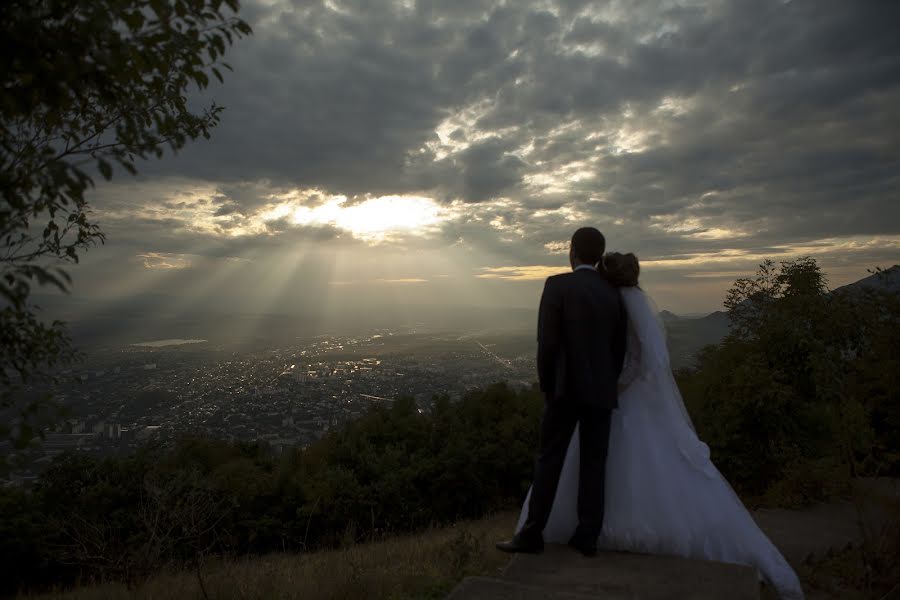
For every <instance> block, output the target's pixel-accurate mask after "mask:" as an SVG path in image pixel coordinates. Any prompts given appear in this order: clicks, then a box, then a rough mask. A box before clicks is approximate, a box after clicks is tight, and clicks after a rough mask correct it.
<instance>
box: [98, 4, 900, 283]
mask: <svg viewBox="0 0 900 600" xmlns="http://www.w3.org/2000/svg"><path fill="white" fill-rule="evenodd" d="M243 15H244V17H245V18H246V19H248V20H249V22H250V23H251V25H252V26H253V28H254V31H255V33H254V35H253V36H252V37H251V38H249V39H247V40H242V41H240V42H238V43H237V44H236V45H235V46H234V47H233V48H231V49H230V50H229V53H228V56H227V60H228V61H229V62H230V63H231V64H232V66H233V67H234V72H233V73H229V74H228V76H227V78H226V82H225V84H224V85H222V86H218V85H217V86H212V87H211V88H210V89H209V90H208V93H206V94H205V95H203V96H194V97H192V98H191V102H192V103H194V104H195V105H199V103H200V102H205V101H210V100H212V99H215V100H216V102H217V103H219V104H221V105H223V106H225V107H226V110H225V111H224V113H223V119H222V122H221V124H220V126H219V127H217V129H216V130H215V131H214V132H213V136H212V139H211V140H210V141H208V142H207V141H204V142H197V143H193V144H190V145H189V146H188V147H186V148H185V149H183V150H182V151H181V152H180V153H179V154H178V155H177V156H173V157H168V158H166V159H164V160H162V161H156V162H147V163H144V164H142V165H141V171H142V173H143V178H142V179H140V180H138V181H137V182H135V183H133V184H128V185H125V184H117V185H120V187H117V186H116V185H113V186H109V187H104V188H101V189H99V190H98V192H97V194H96V196H95V201H94V206H95V208H96V211H97V214H98V216H99V217H100V220H101V224H102V225H103V226H104V229H105V230H107V231H108V233H109V234H110V238H109V239H110V241H111V242H112V241H113V238H114V236H115V237H116V238H117V239H119V240H122V239H123V238H127V241H124V242H120V243H123V244H128V245H129V246H133V248H134V251H133V252H132V253H131V256H133V255H134V254H137V253H145V252H147V251H148V249H153V251H154V252H159V253H161V254H167V253H169V254H173V255H176V254H189V253H193V254H194V255H197V256H199V255H204V256H205V255H209V256H246V257H252V258H257V257H265V256H269V255H273V254H280V253H285V252H290V250H291V248H293V247H295V246H298V245H300V246H303V247H307V246H310V245H318V246H319V247H321V248H323V249H332V250H333V249H337V248H360V249H365V251H366V252H368V253H374V254H378V253H383V254H384V256H387V255H388V254H390V253H392V252H395V251H396V250H398V249H402V250H404V251H409V252H415V251H420V250H423V249H432V250H433V249H436V248H447V249H453V250H454V251H457V250H458V251H460V252H461V253H463V254H464V255H465V258H464V260H465V261H466V264H465V267H466V268H467V269H469V272H472V273H476V274H477V275H478V277H477V278H481V279H497V280H521V279H522V278H527V277H532V278H535V279H539V278H542V277H544V276H545V275H544V272H542V271H540V268H541V267H533V266H529V265H544V264H548V263H551V262H553V261H554V260H555V259H558V256H556V255H559V254H564V253H565V251H566V249H567V243H566V242H565V240H568V239H569V238H570V236H571V233H572V231H574V230H575V229H576V228H577V227H578V226H581V225H586V224H589V225H594V226H596V227H598V228H600V229H601V230H602V231H603V232H604V233H605V234H606V237H607V244H608V246H609V248H610V249H616V250H633V251H635V252H638V253H639V255H640V256H641V258H642V259H643V260H644V261H645V268H646V270H645V272H646V273H647V275H648V277H651V278H652V277H653V276H654V271H657V272H658V273H659V277H660V278H667V277H670V276H671V277H675V275H674V273H679V274H680V275H678V277H682V279H683V280H684V281H682V284H683V285H685V286H689V285H690V283H691V282H690V281H687V279H694V280H695V281H696V279H697V278H698V277H706V278H707V279H710V280H712V279H714V278H713V277H712V276H711V275H697V273H704V272H705V271H704V269H710V270H711V271H710V272H712V271H718V272H724V273H730V272H736V271H737V270H740V269H743V268H745V266H746V265H748V264H750V265H751V267H752V261H754V260H757V259H758V257H764V256H774V257H778V256H788V255H791V254H792V253H794V252H795V251H799V250H801V249H802V250H808V251H811V252H813V253H814V254H817V255H821V256H823V257H827V260H828V261H830V262H829V263H828V264H830V265H833V266H834V267H835V268H840V269H848V270H849V269H850V268H851V267H853V268H855V269H856V270H857V271H859V272H860V273H864V271H865V267H867V266H872V263H873V262H882V263H885V264H886V263H888V262H889V263H893V262H896V246H894V245H893V243H892V242H891V241H890V240H893V239H896V236H898V235H900V203H898V202H897V201H896V199H897V197H900V143H898V138H897V136H896V135H894V133H893V132H896V131H897V130H898V129H900V37H898V36H896V35H895V32H894V31H893V29H894V24H895V23H897V22H898V20H900V4H898V3H892V2H847V1H845V0H792V1H790V2H784V1H782V0H759V1H758V2H740V1H728V0H708V1H706V0H703V1H701V0H691V1H689V2H680V3H671V2H657V1H654V0H639V1H635V2H624V1H620V0H615V1H612V2H590V1H582V0H534V1H527V0H522V1H521V2H501V1H499V0H497V1H494V0H465V1H463V0H458V1H454V2H438V1H437V0H418V1H416V2H400V1H395V0H380V1H375V0H373V1H371V2H362V1H361V0H353V1H350V0H333V1H329V2H317V3H293V2H288V1H287V0H280V1H274V2H269V1H266V2H262V1H260V2H250V1H248V2H246V3H245V4H244V8H243ZM114 190H117V191H118V192H119V193H112V192H113V191H114ZM335 198H342V199H343V200H342V201H341V202H340V203H339V206H335V205H334V204H333V203H334V202H335V200H334V199H335ZM381 198H417V199H419V200H418V201H417V202H419V205H418V206H419V209H422V210H425V212H424V213H422V215H424V216H421V219H420V220H419V221H416V222H417V223H420V224H419V225H416V224H413V225H410V222H409V221H404V219H406V218H407V217H409V216H410V215H411V214H412V212H413V210H414V209H413V208H409V210H398V211H396V212H395V214H394V215H389V214H388V213H387V212H386V211H384V210H381V209H380V208H379V207H378V205H377V203H375V204H373V201H377V200H378V199H381ZM373 206H374V207H375V210H373V209H372V207H373ZM280 207H290V210H291V212H290V214H287V213H285V214H282V215H275V216H273V212H272V211H274V210H276V209H277V210H281V208H280ZM429 211H432V212H429ZM426 213H427V214H426ZM429 215H432V216H433V215H437V216H436V217H435V218H430V217H429ZM379 219H381V220H382V222H380V223H378V226H377V227H374V224H375V223H376V221H378V220H379ZM389 221H391V222H393V221H395V222H396V223H395V224H397V226H396V227H393V228H392V226H391V223H390V222H389ZM404 223H405V225H404ZM401 225H403V226H401ZM385 232H387V233H385ZM866 240H868V241H872V240H877V241H878V244H880V246H873V245H871V244H868V243H867V242H866ZM99 251H101V250H99V249H98V250H97V252H99ZM92 252H93V251H92ZM892 257H894V258H892ZM264 261H265V259H264V258H263V259H262V262H264ZM492 265H525V267H517V268H520V269H524V270H521V271H496V270H493V267H491V266H492ZM704 265H705V266H704ZM736 265H739V266H736ZM480 268H485V270H484V271H479V270H478V269H480ZM497 268H500V269H514V267H508V266H501V267H497ZM529 274H531V275H529Z"/></svg>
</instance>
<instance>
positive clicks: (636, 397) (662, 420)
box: [516, 288, 803, 600]
mask: <svg viewBox="0 0 900 600" xmlns="http://www.w3.org/2000/svg"><path fill="white" fill-rule="evenodd" d="M622 298H623V299H624V301H625V306H626V309H627V313H628V349H627V352H626V359H625V366H624V368H623V372H622V377H621V378H620V389H622V387H623V386H624V389H623V390H622V391H621V392H620V394H619V408H618V409H617V410H614V411H613V414H612V423H611V429H610V438H609V455H608V458H607V464H606V506H605V516H604V521H603V532H602V534H601V536H600V540H599V546H600V548H601V549H605V550H619V551H628V552H642V553H650V554H669V555H675V556H683V557H687V558H694V559H705V560H715V561H721V562H729V563H739V564H744V565H750V566H753V567H756V568H757V569H758V570H759V572H760V574H761V576H762V578H763V579H764V580H765V581H766V582H768V583H769V584H770V585H772V586H773V587H774V588H775V589H776V590H777V591H778V594H779V596H781V597H782V598H786V599H792V600H793V599H802V598H803V590H802V588H801V587H800V581H799V580H798V578H797V575H796V573H795V572H794V570H793V569H792V568H791V567H790V565H788V563H787V561H786V560H785V559H784V557H783V556H782V555H781V553H780V552H779V551H778V549H777V548H775V546H774V545H773V544H772V542H771V541H769V539H768V538H767V537H766V535H765V534H764V533H763V532H762V531H761V530H760V529H759V527H758V526H757V525H756V522H755V521H754V520H753V517H751V516H750V513H749V512H748V511H747V509H746V508H745V507H744V505H743V504H742V503H741V501H740V499H739V498H738V496H737V494H735V493H734V491H733V490H732V489H731V486H730V485H729V484H728V482H727V481H726V480H725V478H724V477H723V476H722V474H721V473H719V471H718V469H716V467H715V465H713V463H712V461H711V460H710V457H709V448H708V447H707V445H706V444H704V443H703V442H702V441H701V440H700V439H699V438H698V437H697V434H696V433H695V431H694V428H693V425H692V423H691V420H690V417H689V416H688V413H687V410H686V409H685V407H684V403H683V401H682V399H681V394H680V393H679V391H678V386H677V385H676V383H675V380H674V378H673V377H672V371H671V368H670V366H669V356H668V351H667V349H666V342H665V332H664V329H663V327H662V323H661V322H660V320H659V317H658V313H657V310H656V307H655V306H654V305H653V302H652V301H651V300H650V299H649V298H648V297H647V296H646V295H645V294H644V292H642V291H641V290H640V289H639V288H623V289H622ZM578 460H579V442H578V430H577V428H576V430H575V433H574V434H573V435H572V441H571V442H570V444H569V449H568V453H567V454H566V459H565V463H564V466H563V469H562V475H561V477H560V480H559V486H558V487H557V491H556V497H555V499H554V501H553V509H552V511H551V513H550V519H549V521H548V522H547V527H546V528H545V529H544V540H545V541H546V542H550V543H563V544H564V543H566V542H567V541H568V540H569V538H570V537H571V535H572V533H573V532H574V531H575V527H576V525H577V524H578V516H577V502H578ZM530 495H531V492H530V491H529V497H530ZM527 515H528V498H526V499H525V505H524V507H523V509H522V513H521V515H520V516H519V524H518V526H517V527H516V530H517V531H518V530H519V529H521V527H522V525H523V524H524V522H525V519H526V517H527Z"/></svg>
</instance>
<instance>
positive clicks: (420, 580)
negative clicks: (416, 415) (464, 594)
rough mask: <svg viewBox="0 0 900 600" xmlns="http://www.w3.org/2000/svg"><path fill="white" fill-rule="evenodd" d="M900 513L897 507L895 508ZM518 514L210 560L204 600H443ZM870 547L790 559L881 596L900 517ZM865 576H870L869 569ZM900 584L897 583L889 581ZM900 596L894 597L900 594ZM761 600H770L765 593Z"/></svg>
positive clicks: (160, 598) (477, 570) (169, 586)
mask: <svg viewBox="0 0 900 600" xmlns="http://www.w3.org/2000/svg"><path fill="white" fill-rule="evenodd" d="M897 514H898V515H900V513H897ZM516 517H517V513H513V512H506V513H501V514H496V515H492V516H489V517H486V518H484V519H481V520H478V521H467V522H460V523H458V524H457V525H455V526H453V527H447V528H443V529H431V530H428V531H424V532H422V533H419V534H417V535H404V536H397V537H392V538H387V539H385V540H382V541H376V542H371V543H366V544H358V545H351V546H348V547H346V548H344V549H341V550H332V551H327V552H318V553H313V554H305V555H302V554H276V555H268V556H262V557H256V558H249V559H241V560H237V561H222V560H210V561H209V562H208V563H207V564H206V565H204V566H203V568H202V577H203V583H204V585H205V587H206V594H207V597H208V598H211V599H215V600H223V599H235V600H237V599H241V600H256V599H259V600H263V599H273V600H277V599H290V598H298V599H299V598H303V599H304V600H310V599H311V600H317V599H324V598H330V599H351V598H353V599H355V598H371V599H391V600H402V599H407V598H443V597H444V595H445V594H446V593H447V592H449V591H450V590H451V589H452V588H453V587H454V586H455V585H456V583H458V582H459V581H460V580H462V578H463V577H465V576H468V575H485V576H492V575H493V576H496V575H497V574H499V573H500V571H502V569H503V567H504V566H505V565H506V564H507V561H508V558H509V557H508V556H507V555H505V554H502V553H500V552H498V551H497V550H495V549H494V543H495V542H496V541H497V540H500V539H504V538H506V537H508V536H509V535H510V533H511V532H512V531H513V529H514V527H515V523H516ZM891 523H893V526H892V527H889V528H887V529H885V531H884V532H883V534H882V535H880V536H877V537H876V538H875V539H873V540H872V542H871V545H870V546H868V550H867V552H868V553H869V559H868V560H869V561H873V562H872V564H874V565H875V566H877V567H879V568H877V569H876V570H875V571H874V572H871V571H870V570H869V569H866V568H865V567H864V561H863V556H862V552H863V551H864V548H863V547H860V546H853V547H848V548H844V549H841V550H837V551H834V552H829V553H828V554H826V555H825V556H822V557H820V558H818V559H817V560H816V561H814V562H812V563H805V564H803V565H796V566H797V568H798V569H797V570H798V575H799V576H800V578H801V581H802V582H803V587H804V588H805V590H806V592H807V598H808V600H844V599H846V600H850V599H853V600H869V599H881V598H882V597H891V598H893V596H890V594H889V595H888V596H884V594H885V593H886V592H888V591H890V590H891V589H892V588H893V590H894V591H893V593H895V594H900V580H898V577H897V574H896V572H894V569H893V568H892V567H891V566H890V564H889V563H894V564H896V560H897V557H898V556H900V536H897V535H896V533H897V531H900V530H898V529H896V527H897V526H898V525H897V524H900V520H896V521H893V520H892V521H891ZM867 573H868V575H867ZM894 586H897V587H894ZM898 597H900V596H898ZM23 598H30V599H33V600H50V599H51V598H52V599H59V600H120V599H121V600H126V599H131V598H136V599H138V600H150V599H153V600H175V599H178V600H181V599H194V598H196V599H203V598H204V594H203V592H202V591H201V588H200V583H199V579H198V577H197V573H196V572H194V571H177V572H171V573H166V574H160V575H156V576H154V577H152V578H151V579H150V580H149V581H147V582H146V583H145V584H144V585H143V586H141V587H140V588H138V589H136V590H131V591H129V590H127V589H126V588H125V586H123V585H121V584H117V583H110V584H103V585H94V586H85V587H80V588H77V589H75V590H72V591H67V592H57V593H47V594H41V595H36V596H32V595H27V596H26V595H21V596H20V599H23ZM762 598H763V600H775V598H776V597H775V595H774V593H773V592H772V590H770V589H766V588H764V589H763V594H762Z"/></svg>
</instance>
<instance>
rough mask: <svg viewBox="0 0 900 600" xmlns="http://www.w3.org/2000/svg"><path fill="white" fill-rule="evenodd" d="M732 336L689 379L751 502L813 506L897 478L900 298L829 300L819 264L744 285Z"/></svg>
mask: <svg viewBox="0 0 900 600" xmlns="http://www.w3.org/2000/svg"><path fill="white" fill-rule="evenodd" d="M725 304H726V307H727V308H728V314H729V317H730V320H731V325H732V327H731V332H730V334H729V335H728V336H727V337H726V339H725V340H724V341H723V343H722V344H720V345H718V346H712V347H709V348H706V349H705V350H704V351H703V352H702V353H701V355H700V357H699V361H698V363H697V366H696V368H695V369H692V370H686V371H682V372H680V373H679V374H678V380H679V385H680V386H681V390H682V394H683V395H684V397H685V402H686V403H687V405H688V407H689V409H690V412H691V414H692V416H693V418H694V420H695V424H696V426H697V428H698V432H699V434H700V436H701V438H703V439H704V440H705V441H706V442H707V443H708V444H709V445H710V447H711V449H712V451H713V459H714V460H715V461H716V464H717V465H718V466H719V468H720V469H721V470H722V471H723V473H724V474H725V475H726V477H728V479H729V480H730V481H731V482H732V484H733V485H735V487H736V488H737V489H738V490H739V492H741V493H742V494H743V495H745V496H751V497H754V496H755V497H765V496H768V497H769V499H775V500H778V501H780V502H782V503H783V502H791V503H803V502H809V501H811V500H815V499H820V498H822V497H824V496H825V495H827V494H829V493H832V492H834V491H835V488H836V487H839V485H838V484H839V482H840V481H844V482H846V481H847V480H848V479H849V477H852V476H856V475H862V474H877V473H884V474H888V473H893V474H897V469H898V466H900V463H898V450H900V447H898V439H900V438H898V436H897V434H898V433H900V430H898V429H897V420H898V401H897V389H898V388H897V373H898V360H900V356H898V347H897V340H898V339H900V299H898V297H897V295H896V294H890V293H887V292H880V291H878V290H875V289H855V290H850V291H842V292H834V293H828V292H827V291H826V286H825V276H824V274H823V273H822V272H821V270H820V269H819V267H818V265H817V264H816V262H815V260H813V259H811V258H801V259H798V260H795V261H791V262H785V263H782V264H781V266H780V268H776V267H775V266H774V264H773V263H772V262H771V261H766V262H765V263H764V264H762V265H761V266H760V270H759V272H758V273H757V275H756V277H754V278H746V279H739V280H737V281H736V282H735V285H734V287H733V288H732V289H731V290H730V291H729V293H728V297H727V299H726V302H725Z"/></svg>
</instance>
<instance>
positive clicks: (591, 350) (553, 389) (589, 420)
mask: <svg viewBox="0 0 900 600" xmlns="http://www.w3.org/2000/svg"><path fill="white" fill-rule="evenodd" d="M625 332H626V315H625V307H624V305H623V303H622V299H621V296H620V294H619V290H618V289H616V288H614V287H613V286H611V285H610V284H609V283H608V282H607V281H606V279H605V278H604V277H603V276H602V275H601V274H599V273H597V272H596V271H594V270H590V269H579V270H576V271H573V272H571V273H566V274H564V275H556V276H554V277H550V278H549V279H547V283H546V284H545V286H544V294H543V296H541V308H540V314H539V317H538V359H537V363H538V378H539V380H540V384H541V390H542V391H543V392H544V394H545V406H544V417H543V420H542V422H541V444H540V451H539V454H538V459H537V465H536V467H535V475H534V482H533V485H532V490H531V500H530V502H529V505H528V520H527V521H526V522H525V525H524V527H523V528H522V531H521V532H520V535H521V536H522V537H523V538H524V539H532V540H537V539H542V532H543V530H544V527H545V526H546V524H547V519H548V518H549V517H550V510H551V508H552V507H553V498H554V496H555V495H556V486H557V484H558V483H559V476H560V472H561V470H562V466H563V462H564V461H565V457H566V451H567V450H568V447H569V442H570V441H571V439H572V433H573V432H574V430H575V425H576V423H577V424H579V432H580V446H581V456H580V474H579V485H578V529H577V531H576V532H575V534H576V535H577V536H580V537H582V538H583V539H585V540H588V539H590V540H596V538H597V536H598V535H599V534H600V530H601V529H602V527H603V509H604V495H605V486H604V483H605V479H606V477H605V476H606V455H607V451H608V448H609V424H610V417H611V414H612V410H613V409H614V408H616V407H617V406H618V398H617V384H618V379H619V374H620V373H621V372H622V362H623V360H624V357H625Z"/></svg>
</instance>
